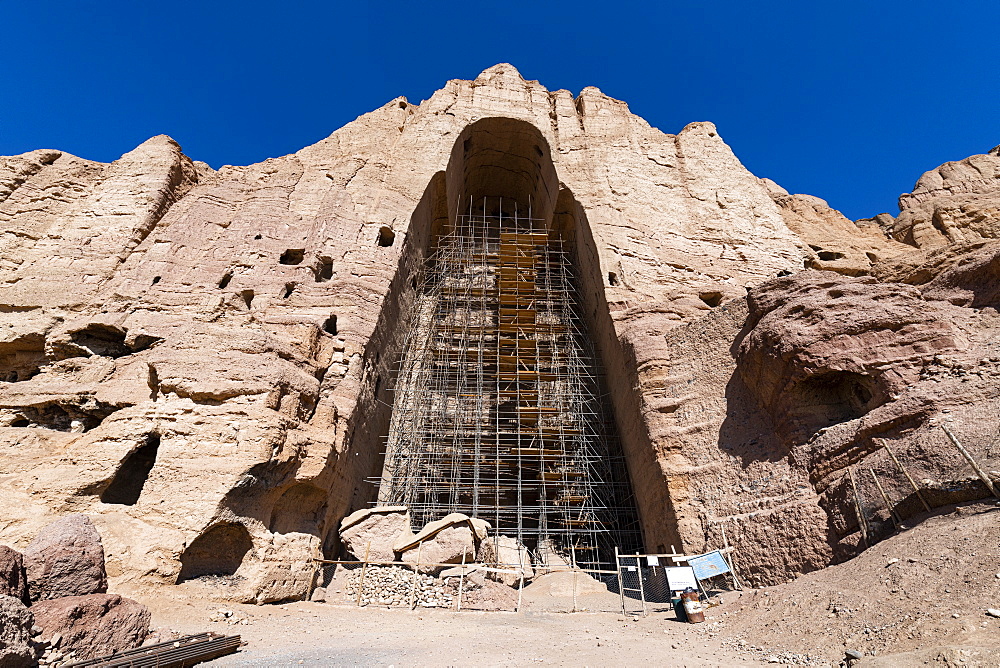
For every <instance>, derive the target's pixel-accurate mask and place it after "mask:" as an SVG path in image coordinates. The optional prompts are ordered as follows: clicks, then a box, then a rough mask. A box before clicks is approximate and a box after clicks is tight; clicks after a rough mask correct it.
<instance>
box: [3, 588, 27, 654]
mask: <svg viewBox="0 0 1000 668" xmlns="http://www.w3.org/2000/svg"><path fill="white" fill-rule="evenodd" d="M33 624H34V618H33V615H32V614H31V611H30V610H28V608H27V607H26V606H25V605H24V603H22V602H21V601H20V600H18V599H17V598H15V597H13V596H4V595H0V667H2V668H21V666H34V665H35V652H34V649H33V648H32V646H31V627H32V625H33Z"/></svg>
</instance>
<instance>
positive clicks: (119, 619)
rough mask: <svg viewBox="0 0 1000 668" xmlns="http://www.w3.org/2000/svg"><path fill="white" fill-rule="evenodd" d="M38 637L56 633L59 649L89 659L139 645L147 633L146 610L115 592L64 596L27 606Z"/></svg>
mask: <svg viewBox="0 0 1000 668" xmlns="http://www.w3.org/2000/svg"><path fill="white" fill-rule="evenodd" d="M31 611H32V612H33V613H34V615H35V624H37V625H38V626H40V627H41V628H42V636H43V637H45V638H49V637H51V636H52V635H53V634H56V633H58V634H60V635H61V636H62V641H61V642H60V644H59V650H60V651H61V652H62V653H63V654H64V655H65V654H68V653H69V652H73V653H74V656H75V658H76V659H92V658H94V657H98V656H105V655H107V654H113V653H114V652H120V651H123V650H127V649H133V648H135V647H138V646H139V645H141V644H142V641H143V640H145V639H146V635H147V634H148V633H149V619H150V614H149V609H148V608H146V606H144V605H142V604H141V603H139V602H138V601H133V600H132V599H129V598H123V597H121V596H119V595H117V594H89V595H87V596H67V597H64V598H57V599H52V600H48V601H40V602H38V603H36V604H35V605H33V606H31Z"/></svg>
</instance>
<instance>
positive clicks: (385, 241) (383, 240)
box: [378, 225, 396, 248]
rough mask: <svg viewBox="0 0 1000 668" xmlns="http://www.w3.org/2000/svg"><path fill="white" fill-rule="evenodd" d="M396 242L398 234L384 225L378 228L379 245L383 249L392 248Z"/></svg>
mask: <svg viewBox="0 0 1000 668" xmlns="http://www.w3.org/2000/svg"><path fill="white" fill-rule="evenodd" d="M395 241H396V233H395V232H393V231H392V230H391V229H389V228H388V227H386V226H385V225H383V226H382V227H380V228H378V245H379V246H382V247H383V248H385V247H388V246H391V245H392V244H393V242H395Z"/></svg>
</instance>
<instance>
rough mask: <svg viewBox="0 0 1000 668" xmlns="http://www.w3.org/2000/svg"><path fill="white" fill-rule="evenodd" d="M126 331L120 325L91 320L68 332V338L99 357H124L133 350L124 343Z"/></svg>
mask: <svg viewBox="0 0 1000 668" xmlns="http://www.w3.org/2000/svg"><path fill="white" fill-rule="evenodd" d="M126 334H127V332H126V331H125V330H124V329H122V328H121V327H115V326H114V325H105V324H103V323H99V322H92V323H90V324H89V325H87V326H86V327H84V328H83V329H79V330H77V331H75V332H70V335H69V338H70V341H72V342H73V343H74V344H75V345H77V346H79V347H81V348H85V349H86V350H89V351H90V352H91V353H93V354H94V355H100V356H101V357H115V358H117V357H124V356H125V355H129V354H131V353H132V352H133V351H132V349H131V348H129V347H128V346H127V345H125V336H126Z"/></svg>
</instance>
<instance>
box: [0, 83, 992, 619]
mask: <svg viewBox="0 0 1000 668" xmlns="http://www.w3.org/2000/svg"><path fill="white" fill-rule="evenodd" d="M974 158H975V159H974ZM974 158H969V159H968V162H966V161H963V163H959V166H958V167H948V166H943V167H942V168H939V170H938V171H936V172H934V173H933V174H938V175H939V177H931V176H927V175H925V177H924V178H922V179H921V182H920V183H919V184H918V187H917V189H916V190H915V191H914V193H913V195H911V196H904V197H903V198H902V199H901V203H903V204H904V206H905V208H904V210H903V213H901V214H900V216H899V217H898V218H896V219H894V220H893V221H892V222H891V224H887V225H886V226H885V227H886V228H887V232H888V233H884V232H883V230H882V227H880V226H878V225H867V226H863V225H862V226H859V225H855V224H853V223H851V222H850V221H847V220H846V219H845V218H844V217H843V216H841V215H840V214H839V213H838V212H836V211H833V210H832V209H830V208H829V207H827V206H826V204H825V203H823V202H822V201H821V200H818V199H816V198H810V197H808V196H802V195H788V194H787V193H786V192H784V191H783V190H782V189H781V188H780V187H779V186H777V185H776V184H773V183H771V182H768V181H766V180H761V179H758V178H757V177H755V176H754V175H752V174H750V173H749V172H748V171H747V170H746V169H745V168H744V167H743V166H742V165H741V164H740V162H739V160H738V159H737V158H736V157H735V156H734V155H733V153H732V151H731V150H730V149H729V147H728V146H727V145H726V144H725V143H724V142H723V140H722V139H721V138H720V137H719V136H718V133H717V132H716V129H715V128H714V126H712V125H711V124H710V123H692V124H691V125H688V126H687V127H685V128H684V129H683V130H682V131H681V132H679V133H678V134H676V135H669V134H664V133H663V132H660V131H659V130H657V129H655V128H652V127H650V126H649V125H648V123H646V122H645V121H643V120H642V119H641V118H638V117H637V116H635V115H633V114H631V113H630V112H629V111H628V108H627V106H626V105H625V103H623V102H621V101H618V100H614V99H611V98H609V97H607V96H605V95H603V94H602V93H601V92H600V91H599V90H597V89H596V88H586V89H584V90H583V91H582V92H581V93H580V94H579V95H578V96H576V97H574V96H573V95H572V94H571V93H570V92H568V91H565V90H558V91H548V90H546V89H545V88H543V87H542V86H541V85H540V84H539V83H538V82H534V81H525V80H524V79H523V78H522V77H521V76H520V74H519V73H518V72H517V71H516V70H515V69H514V68H513V67H511V66H509V65H497V66H495V67H492V68H490V69H488V70H486V71H484V72H483V73H482V74H481V75H480V76H479V77H478V78H477V79H476V80H474V81H450V82H448V83H447V84H446V86H445V87H444V88H443V89H441V90H439V91H437V92H436V93H435V94H434V95H433V96H432V97H431V98H430V99H429V100H427V101H424V102H421V103H420V104H419V105H417V104H410V103H409V102H408V101H407V100H405V99H403V98H399V99H396V100H393V101H391V102H389V103H388V104H386V105H384V106H383V107H381V108H379V109H377V110H375V111H373V112H371V113H369V114H366V115H364V116H362V117H360V118H358V119H357V120H356V121H354V122H352V123H350V124H348V125H346V126H345V127H343V128H341V129H339V130H337V131H336V132H334V133H333V134H332V135H331V136H330V137H328V138H326V139H324V140H322V141H320V142H318V143H317V144H314V145H313V146H309V147H306V148H304V149H302V150H301V151H299V152H297V153H295V154H292V155H289V156H284V157H281V158H275V159H271V160H267V161H264V162H262V163H259V164H256V165H250V166H245V167H233V166H225V167H222V168H221V169H219V170H218V171H213V170H212V169H211V168H209V167H208V166H206V165H204V164H202V163H197V162H193V161H192V160H190V159H189V158H188V157H186V156H185V155H183V153H181V150H180V148H179V147H178V146H177V144H176V143H174V142H173V141H172V140H170V139H169V138H166V137H156V138H153V139H150V140H149V141H147V142H145V143H144V144H142V145H141V146H140V147H138V148H137V149H135V150H134V151H132V152H130V153H128V154H126V155H124V156H122V158H120V159H119V160H117V161H115V162H114V163H111V164H109V165H106V164H100V163H94V162H91V161H87V160H82V159H80V158H77V157H74V156H71V155H68V154H64V153H60V152H59V151H48V150H46V151H34V152H32V153H29V154H25V155H22V156H15V157H12V158H2V159H0V235H2V236H0V311H2V313H3V317H2V319H0V327H2V329H0V481H2V482H0V484H2V490H3V492H2V494H0V498H2V500H0V505H2V507H3V517H4V521H3V522H2V523H0V542H9V543H13V544H17V545H22V546H23V543H25V542H26V540H27V538H28V537H30V536H31V535H33V534H34V533H35V532H36V531H37V529H38V528H39V527H41V526H42V525H43V524H45V523H47V522H48V521H50V520H51V519H52V518H53V517H54V516H58V515H61V514H64V513H67V512H85V513H87V514H89V515H90V516H91V517H93V518H94V521H95V524H96V525H97V527H98V530H99V531H100V533H101V536H102V538H103V540H104V545H105V549H106V551H107V557H108V575H109V576H110V577H111V579H112V581H113V583H116V584H117V585H118V586H121V587H127V586H144V585H146V584H172V583H176V582H179V581H187V580H194V579H196V578H198V577H199V576H201V575H205V574H217V573H220V572H222V573H228V574H229V577H228V579H225V582H223V583H221V584H220V583H216V584H215V585H212V586H213V587H214V589H213V590H212V591H213V592H214V593H215V594H216V595H219V596H223V597H227V598H235V599H240V600H255V601H258V602H263V601H272V600H281V599H284V598H288V597H294V596H298V595H300V594H301V593H302V592H303V591H304V590H305V588H306V587H307V586H308V582H309V579H310V578H311V570H310V568H309V567H308V560H309V559H310V558H312V557H315V556H320V555H322V554H324V553H325V554H327V555H329V556H333V555H335V554H336V552H337V550H338V549H339V546H338V544H337V532H336V527H337V525H338V523H339V521H340V520H341V519H342V518H343V517H344V516H346V515H347V514H349V513H350V512H352V511H354V510H357V509H359V508H362V507H364V506H365V504H366V503H367V502H368V501H370V500H372V499H373V498H374V494H375V489H374V487H373V486H372V485H371V483H369V482H367V481H366V478H367V477H369V476H372V475H378V471H379V465H380V459H379V457H380V450H381V448H382V443H381V439H382V438H383V437H384V434H385V431H386V429H387V425H388V420H389V412H390V410H391V404H392V395H391V391H390V389H391V384H392V373H393V370H394V365H395V363H396V361H397V358H398V354H399V350H400V349H401V346H402V340H401V339H402V336H403V335H404V333H405V331H406V326H405V325H406V322H405V320H406V317H407V314H408V312H409V306H410V305H411V304H412V302H413V299H414V285H415V281H414V279H415V276H416V272H417V271H418V270H419V267H420V264H421V262H422V261H423V259H424V257H425V255H426V253H427V250H428V243H429V239H430V238H431V236H432V234H433V230H434V229H435V226H439V225H440V224H441V221H447V220H448V219H449V217H453V216H454V215H455V213H456V211H457V210H459V209H460V208H461V207H462V206H463V203H462V202H461V201H458V198H459V196H460V193H463V192H471V191H477V189H480V190H481V189H483V188H486V187H489V186H490V184H487V183H479V182H475V181H474V179H473V180H472V181H470V180H469V179H470V178H472V177H470V176H469V174H473V173H484V174H494V175H496V182H495V184H494V185H496V187H498V188H501V189H503V188H515V187H520V188H525V187H527V188H529V189H530V191H531V194H532V198H533V199H532V201H533V205H534V206H535V207H536V211H539V212H541V213H542V214H543V215H545V216H546V217H549V218H552V219H559V220H561V221H563V222H562V224H565V225H569V226H571V227H572V228H573V229H574V230H575V231H576V235H575V239H576V249H575V256H576V258H577V263H578V266H577V273H578V277H577V278H578V289H579V293H580V294H579V298H580V302H581V307H582V310H583V311H584V313H585V315H586V319H587V321H588V323H587V324H588V327H589V329H590V332H591V335H592V337H593V339H594V341H595V344H596V347H597V348H598V350H599V352H600V354H601V356H602V358H603V361H604V364H605V366H606V368H607V369H608V381H607V382H608V386H609V387H608V389H609V392H610V397H611V402H612V404H613V408H614V412H615V415H616V421H617V423H618V428H619V431H620V433H621V437H622V442H623V447H624V449H625V454H626V456H627V458H628V461H629V469H630V474H631V478H632V484H633V487H634V491H635V494H636V500H637V504H638V508H639V513H640V516H641V520H642V524H643V530H644V535H645V539H646V543H647V548H648V549H650V550H656V549H657V548H659V547H663V548H664V549H665V548H666V546H669V545H674V546H675V547H678V548H683V549H687V550H700V549H703V548H707V547H716V546H718V545H719V544H720V541H721V540H722V538H721V533H720V532H721V530H722V527H723V526H724V522H725V521H735V522H740V524H739V526H738V527H735V526H733V527H731V528H730V534H729V535H728V537H727V538H728V540H730V541H733V542H734V543H735V544H736V545H737V546H738V547H739V550H740V554H741V555H742V557H741V559H742V562H743V565H744V567H745V569H746V570H748V571H751V572H752V573H753V575H754V577H755V578H756V579H757V581H760V582H774V581H777V580H782V579H786V578H788V577H791V576H793V575H795V574H797V573H801V572H804V571H808V570H813V569H816V568H819V567H822V566H824V565H826V564H828V563H830V562H831V560H833V559H835V558H842V557H843V556H846V555H849V554H850V553H852V552H851V551H852V550H854V549H856V545H857V543H858V540H857V530H858V528H857V526H856V524H857V522H856V520H852V519H851V517H852V516H851V515H850V513H851V512H852V511H850V504H849V503H848V502H847V501H846V500H845V497H844V494H845V492H844V471H845V467H846V466H848V465H850V464H856V463H859V462H862V461H866V460H865V457H869V456H871V455H872V454H873V453H875V452H876V450H877V441H876V440H875V439H876V438H890V439H905V438H909V436H907V435H912V434H913V433H921V432H920V430H922V429H923V430H926V429H929V428H930V427H929V426H928V425H929V420H930V419H932V417H933V416H935V415H938V414H939V412H940V411H941V410H943V407H945V406H952V407H953V410H956V411H958V410H960V409H961V408H962V407H970V409H971V407H978V410H982V409H983V407H985V406H995V402H996V396H995V392H994V393H993V394H990V392H991V390H990V388H991V387H995V382H993V381H995V373H996V368H997V361H998V359H1000V351H998V350H997V349H996V343H995V338H996V337H995V332H996V328H997V327H998V323H997V318H996V310H995V309H996V306H997V303H996V297H997V295H996V288H995V286H996V282H995V281H994V282H993V283H990V281H989V280H988V279H984V278H983V276H985V275H992V276H995V275H996V271H997V246H996V244H995V243H994V242H992V241H991V240H993V239H995V238H996V237H997V230H998V223H997V220H998V215H1000V214H998V213H997V204H996V203H997V195H996V184H997V181H996V177H997V171H996V169H994V168H992V167H990V165H994V163H996V160H997V158H996V154H995V152H993V153H992V154H991V155H988V156H976V157H974ZM991 161H992V162H991ZM963 165H964V166H963ZM473 167H475V169H473ZM990 169H993V171H992V172H991V171H990ZM477 170H478V171H477ZM973 172H974V173H973ZM504 174H507V176H504ZM510 174H515V175H516V174H522V175H527V176H509V175H510ZM928 174H932V173H930V172H929V173H928ZM518 179H520V180H518ZM522 181H524V182H530V185H528V186H525V185H524V183H522ZM991 184H992V185H991ZM494 194H503V193H494ZM928 207H931V208H928ZM930 211H933V212H934V213H933V214H932V213H928V212H930ZM938 211H941V213H940V214H939V213H937V212H938ZM948 212H950V213H948ZM956 212H962V214H961V215H959V214H958V213H956ZM918 213H919V216H918ZM920 216H923V217H922V218H921V217H920ZM935 216H937V218H936V219H939V220H944V219H945V218H947V219H948V221H951V222H948V223H947V225H945V224H943V223H942V224H940V225H938V224H937V223H934V224H933V225H931V223H928V222H927V221H932V222H933V221H934V220H936V219H935ZM949 216H950V217H949ZM920 221H924V222H920ZM883 222H884V221H883ZM928 225H931V227H928ZM934 225H937V226H936V227H935V226H934ZM949 225H950V226H951V227H949ZM932 228H933V229H934V230H941V229H951V230H956V229H960V230H962V233H961V234H960V235H959V234H957V233H954V232H952V233H942V234H939V235H938V236H934V234H930V232H927V230H930V229H932ZM949 234H950V236H949ZM928 235H929V236H928ZM942 235H943V236H942ZM928 239H930V241H926V240H928ZM959 241H962V242H970V241H975V242H976V243H975V244H973V246H974V248H972V250H971V254H964V253H966V251H968V250H969V247H962V248H958V247H952V246H948V247H947V249H945V250H947V251H948V253H950V254H949V255H948V259H946V260H940V259H935V257H933V256H928V257H925V256H924V255H919V257H918V255H915V254H919V253H923V252H924V251H920V250H918V249H917V248H916V247H917V246H920V247H923V246H940V245H942V244H949V243H953V242H959ZM963 249H964V250H963ZM904 259H905V260H904ZM918 265H919V266H918ZM805 268H811V270H809V271H802V270H803V269H805ZM827 269H829V270H833V272H828V271H822V270H827ZM817 270H820V271H817ZM838 272H839V273H838ZM907 272H909V273H907ZM989 272H993V273H992V274H989ZM779 273H781V274H792V275H791V276H789V277H787V278H782V279H779V280H777V281H773V280H772V279H773V278H774V277H775V276H777V275H778V274H779ZM844 274H846V277H845V276H843V275H844ZM904 274H905V275H904ZM869 275H870V276H869ZM911 275H919V280H917V279H914V278H912V276H911ZM903 284H908V285H903ZM990 286H992V287H990ZM991 290H992V292H991ZM748 291H750V292H751V297H750V299H749V302H748V301H747V299H746V296H747V293H748ZM859 311H863V312H864V313H865V317H863V318H855V317H854V316H855V315H856V314H857V313H858V312H859ZM970 364H971V365H973V366H972V367H971V368H966V367H968V365H970ZM956 365H957V366H956ZM956 368H958V369H963V370H964V371H963V374H960V375H955V374H953V373H952V370H954V369H956ZM965 371H968V372H971V373H972V375H973V376H974V378H973V377H972V376H969V374H968V373H965ZM991 379H992V381H991ZM991 382H992V385H991ZM859 388H860V389H859ZM851 393H854V394H851ZM852 397H854V398H852ZM866 397H867V398H866ZM989 402H994V403H992V404H991V403H989ZM856 404H857V405H856ZM989 428H990V427H989V425H983V426H981V427H975V428H972V427H971V426H970V427H969V429H968V430H965V432H963V434H962V435H963V436H968V437H972V436H973V435H974V434H979V433H980V432H982V433H983V434H985V432H986V431H988V429H989ZM977 430H978V431H977ZM956 431H963V428H959V427H958V426H957V423H956ZM966 432H967V433H966ZM953 459H954V458H953V457H952V458H951V459H948V461H947V462H946V463H945V464H942V466H943V468H940V467H939V469H935V473H934V474H935V475H936V476H937V477H938V478H942V476H943V478H942V479H946V480H952V479H957V478H960V477H961V475H959V471H963V472H964V469H963V468H962V465H961V463H960V462H956V461H952V460H953ZM940 463H941V462H933V464H934V465H935V466H937V465H938V464H940ZM963 474H964V473H963ZM893 475H894V474H893V473H892V472H889V471H886V472H885V476H886V477H887V478H892V476H893ZM892 479H893V480H896V481H897V482H898V474H896V477H895V478H892ZM963 484H964V483H963ZM966 487H967V488H968V489H969V490H972V491H967V492H966V493H967V494H975V493H980V492H981V490H980V491H977V490H976V489H974V488H975V485H974V484H973V483H969V484H968V485H966ZM734 517H735V518H740V519H737V520H731V519H726V518H734ZM744 520H746V521H744ZM852 522H854V524H852ZM192 584H193V583H192ZM206 586H208V585H206Z"/></svg>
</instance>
